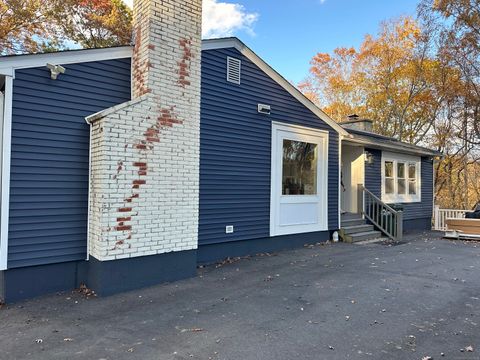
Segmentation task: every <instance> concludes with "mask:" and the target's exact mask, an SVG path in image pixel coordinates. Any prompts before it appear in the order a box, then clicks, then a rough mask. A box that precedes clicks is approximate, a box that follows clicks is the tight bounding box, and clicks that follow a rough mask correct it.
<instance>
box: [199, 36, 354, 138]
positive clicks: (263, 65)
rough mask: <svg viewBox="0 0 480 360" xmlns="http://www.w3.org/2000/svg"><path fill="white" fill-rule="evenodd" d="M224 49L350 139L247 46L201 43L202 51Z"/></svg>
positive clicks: (236, 42) (227, 40) (223, 41)
mask: <svg viewBox="0 0 480 360" xmlns="http://www.w3.org/2000/svg"><path fill="white" fill-rule="evenodd" d="M225 48H235V49H237V50H238V51H239V52H240V53H241V54H242V55H244V56H245V57H246V58H247V59H249V60H250V61H251V62H253V63H254V64H255V65H256V66H258V67H259V68H260V69H261V70H262V71H263V72H265V73H266V74H267V75H268V76H269V77H270V78H271V79H272V80H274V81H275V82H276V83H277V84H279V85H280V86H281V87H283V88H284V89H285V90H286V91H287V92H288V93H290V95H292V96H293V97H294V98H295V99H297V100H298V101H299V102H300V103H302V104H303V105H304V106H305V107H306V108H308V109H309V110H310V111H311V112H313V113H314V114H315V115H317V117H318V118H319V119H321V120H322V121H323V122H325V123H326V124H328V125H329V126H330V127H331V128H333V129H334V130H335V131H336V132H337V133H338V134H340V135H342V136H345V137H351V135H350V134H349V133H348V132H347V131H346V130H345V129H344V128H343V127H342V126H340V125H339V124H338V123H337V122H336V121H335V120H333V119H332V118H331V117H330V116H328V115H327V114H326V113H325V112H323V111H322V110H321V109H320V108H319V107H318V106H317V105H315V104H314V103H313V102H311V101H310V100H309V99H308V98H307V97H306V96H305V95H303V94H302V92H301V91H300V90H298V89H297V88H296V87H295V86H293V85H292V84H291V83H290V82H289V81H287V80H286V79H285V78H284V77H283V76H282V75H280V74H279V73H278V72H277V71H276V70H274V69H273V68H272V67H271V66H270V65H268V64H267V63H266V62H265V61H263V60H262V59H261V58H260V57H259V56H258V55H257V54H255V53H254V52H253V51H252V50H251V49H250V48H249V47H248V46H246V45H245V44H244V43H242V42H241V41H240V40H239V39H237V38H225V39H211V40H203V42H202V51H205V50H215V49H225Z"/></svg>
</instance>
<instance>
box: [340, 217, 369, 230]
mask: <svg viewBox="0 0 480 360" xmlns="http://www.w3.org/2000/svg"><path fill="white" fill-rule="evenodd" d="M341 224H342V228H343V227H350V226H357V225H365V220H364V219H362V218H361V217H357V218H351V219H343V218H342V220H341Z"/></svg>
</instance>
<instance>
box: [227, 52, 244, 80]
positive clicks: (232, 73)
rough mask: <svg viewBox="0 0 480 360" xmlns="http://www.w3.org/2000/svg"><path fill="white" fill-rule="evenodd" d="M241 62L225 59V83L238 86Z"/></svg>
mask: <svg viewBox="0 0 480 360" xmlns="http://www.w3.org/2000/svg"><path fill="white" fill-rule="evenodd" d="M241 66H242V61H241V60H239V59H235V58H232V57H227V81H228V82H231V83H234V84H238V85H240V75H241Z"/></svg>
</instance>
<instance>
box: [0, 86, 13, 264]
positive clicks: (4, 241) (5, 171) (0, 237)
mask: <svg viewBox="0 0 480 360" xmlns="http://www.w3.org/2000/svg"><path fill="white" fill-rule="evenodd" d="M12 97H13V77H12V76H6V77H5V96H4V106H3V109H1V111H3V123H1V124H0V126H2V143H1V148H2V164H1V165H2V167H1V169H2V170H1V178H0V181H1V184H2V185H1V186H2V194H1V202H0V206H1V208H0V270H6V269H7V262H8V218H9V213H10V148H11V140H12Z"/></svg>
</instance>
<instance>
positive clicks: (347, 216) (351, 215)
mask: <svg viewBox="0 0 480 360" xmlns="http://www.w3.org/2000/svg"><path fill="white" fill-rule="evenodd" d="M361 218H362V215H360V214H355V213H343V214H342V215H341V219H342V220H351V219H361Z"/></svg>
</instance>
